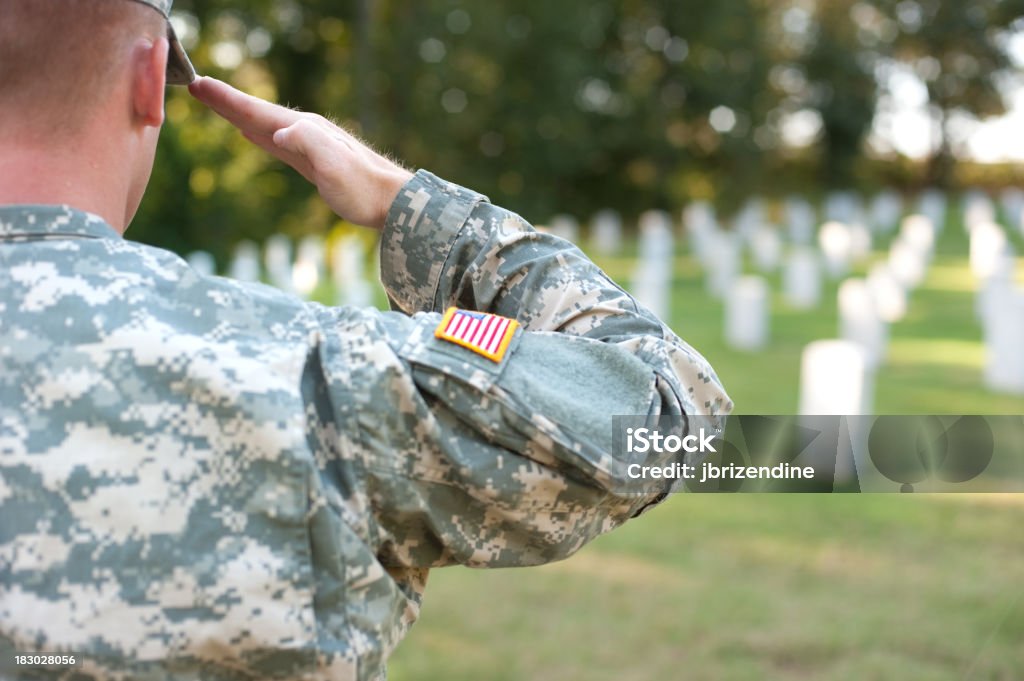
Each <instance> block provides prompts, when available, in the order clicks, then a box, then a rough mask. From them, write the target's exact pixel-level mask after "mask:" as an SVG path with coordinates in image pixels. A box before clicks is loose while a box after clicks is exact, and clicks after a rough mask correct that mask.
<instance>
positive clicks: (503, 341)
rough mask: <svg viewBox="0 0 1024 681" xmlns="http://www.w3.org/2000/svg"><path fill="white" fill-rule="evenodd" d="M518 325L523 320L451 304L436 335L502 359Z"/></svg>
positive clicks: (481, 353)
mask: <svg viewBox="0 0 1024 681" xmlns="http://www.w3.org/2000/svg"><path fill="white" fill-rule="evenodd" d="M518 326H519V322H517V321H516V320H514V319H509V318H508V317H499V316H498V315H496V314H485V313H483V312H469V311H467V310H460V309H458V308H455V307H450V308H448V311H447V312H445V313H444V319H442V320H441V323H440V324H439V325H438V327H437V330H436V331H434V335H435V336H437V337H438V338H440V339H441V340H446V341H449V342H451V343H455V344H456V345H461V346H462V347H464V348H469V349H470V350H472V351H473V352H475V353H477V354H478V355H483V356H484V357H486V358H487V359H489V360H492V361H495V362H500V361H501V358H502V357H504V356H505V351H506V350H508V344H509V343H511V342H512V335H513V334H514V333H515V331H516V328H517V327H518Z"/></svg>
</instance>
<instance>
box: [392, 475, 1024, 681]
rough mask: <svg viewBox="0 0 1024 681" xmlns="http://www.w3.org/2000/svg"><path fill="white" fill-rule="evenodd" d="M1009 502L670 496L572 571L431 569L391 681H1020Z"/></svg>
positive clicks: (1017, 560) (1015, 506)
mask: <svg viewBox="0 0 1024 681" xmlns="http://www.w3.org/2000/svg"><path fill="white" fill-rule="evenodd" d="M1022 512H1024V499H1022V498H1021V497H1015V496H1009V495H1006V496H989V497H984V496H983V497H971V496H966V495H949V496H945V497H940V496H935V497H928V496H921V495H917V496H913V495H904V496H900V495H833V496H820V495H735V496H733V495H708V496H703V495H682V496H677V497H674V498H673V499H671V500H669V501H668V502H666V503H665V504H664V505H662V506H661V507H659V508H657V509H655V510H654V511H652V512H651V513H650V514H648V515H647V516H645V517H644V518H643V519H641V520H638V521H635V522H633V523H631V524H630V525H628V526H626V527H624V528H623V529H621V530H619V531H617V532H615V533H612V534H610V535H607V536H605V537H603V538H601V539H599V540H597V541H596V542H594V543H593V544H592V545H591V546H590V547H587V548H585V549H584V550H583V551H582V552H581V553H580V554H579V555H577V556H575V557H574V558H572V559H570V560H568V561H565V562H562V563H556V564H553V565H549V566H545V567H541V568H534V569H529V570H495V571H471V570H467V569H463V568H451V569H444V570H435V571H434V572H433V573H432V575H431V583H430V587H429V588H428V590H427V598H426V604H425V607H424V610H423V614H422V619H421V621H420V622H419V623H418V624H417V625H416V626H415V627H414V628H413V631H412V633H411V635H410V637H409V638H408V640H407V641H406V642H404V643H403V644H402V645H401V646H399V649H398V652H397V654H396V655H395V656H394V657H393V659H392V664H391V666H390V671H391V674H390V678H391V679H392V681H426V680H433V679H438V680H440V679H444V680H446V681H461V680H463V679H465V680H467V681H468V680H470V679H472V680H474V681H475V680H477V679H495V680H503V679H508V680H513V679H530V680H533V681H546V680H550V681H556V680H557V681H568V680H574V679H580V680H586V681H601V680H604V679H607V680H608V681H612V680H615V681H619V680H623V679H636V680H641V679H693V680H707V681H731V680H733V679H735V680H736V681H748V680H750V679H821V680H827V681H829V680H834V681H846V680H849V681H863V680H864V679H880V680H881V679H915V680H931V679H934V680H936V681H938V680H947V679H948V680H950V681H953V680H961V679H986V680H1003V679H1005V680H1006V681H1010V680H1011V679H1012V680H1016V679H1021V678H1024V539H1022V538H1021V534H1020V521H1021V517H1022Z"/></svg>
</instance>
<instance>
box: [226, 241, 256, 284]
mask: <svg viewBox="0 0 1024 681" xmlns="http://www.w3.org/2000/svg"><path fill="white" fill-rule="evenodd" d="M228 276H229V277H231V278H232V279H237V280H239V281H259V280H260V251H259V249H258V248H257V247H256V244H254V243H253V242H251V241H239V242H238V244H237V245H236V246H235V250H234V255H233V256H232V258H231V266H230V267H229V268H228Z"/></svg>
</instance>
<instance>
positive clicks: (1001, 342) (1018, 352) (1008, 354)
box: [985, 287, 1024, 395]
mask: <svg viewBox="0 0 1024 681" xmlns="http://www.w3.org/2000/svg"><path fill="white" fill-rule="evenodd" d="M995 295H996V296H997V297H998V300H996V301H994V303H993V304H994V305H996V306H997V307H998V309H999V313H998V314H992V315H989V316H988V318H987V320H986V326H987V327H988V328H987V329H986V334H985V335H986V338H987V343H986V346H985V350H986V359H985V385H987V386H988V387H989V388H991V389H992V390H996V391H999V392H1007V393H1012V394H1015V395H1024V350H1022V349H1024V291H1021V290H1019V289H1016V288H1012V287H1005V288H1000V289H997V292H996V293H995Z"/></svg>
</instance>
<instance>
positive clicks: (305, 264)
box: [292, 235, 324, 298]
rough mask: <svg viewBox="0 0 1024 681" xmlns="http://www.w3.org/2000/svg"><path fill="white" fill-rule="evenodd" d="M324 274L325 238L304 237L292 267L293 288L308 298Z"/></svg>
mask: <svg viewBox="0 0 1024 681" xmlns="http://www.w3.org/2000/svg"><path fill="white" fill-rule="evenodd" d="M323 274H324V240H323V239H322V238H320V237H318V236H315V235H310V236H305V237H303V238H302V241H300V242H299V248H298V252H297V254H296V258H295V267H293V268H292V288H294V289H295V292H296V293H298V294H299V295H300V296H303V297H306V298H308V297H309V296H310V295H311V294H312V293H313V291H315V290H316V287H317V286H318V285H319V284H320V281H321V280H322V279H323Z"/></svg>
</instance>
